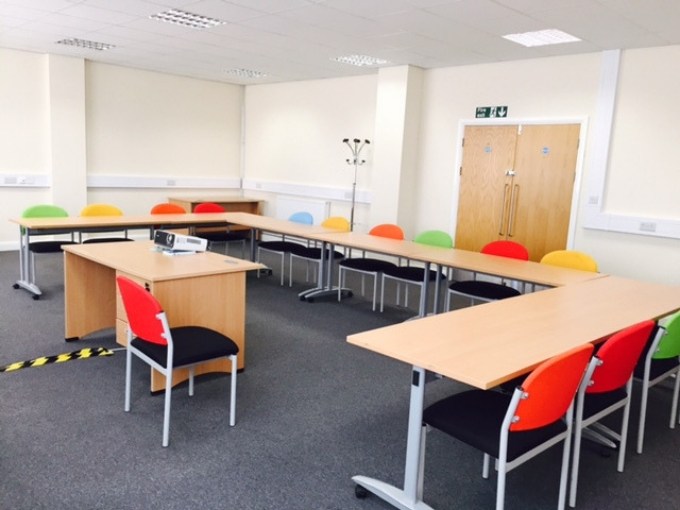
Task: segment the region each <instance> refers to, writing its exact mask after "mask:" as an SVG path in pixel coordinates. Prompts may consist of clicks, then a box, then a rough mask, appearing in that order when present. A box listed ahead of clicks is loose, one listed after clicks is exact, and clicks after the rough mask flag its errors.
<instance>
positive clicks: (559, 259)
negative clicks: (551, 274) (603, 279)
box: [541, 250, 597, 273]
mask: <svg viewBox="0 0 680 510" xmlns="http://www.w3.org/2000/svg"><path fill="white" fill-rule="evenodd" d="M541 264H548V265H551V266H560V267H568V268H571V269H580V270H581V271H592V272H593V273H597V262H596V261H595V259H594V258H593V257H591V256H590V255H588V254H587V253H583V252H581V251H575V250H556V251H551V252H550V253H546V254H545V255H544V256H543V258H542V259H541Z"/></svg>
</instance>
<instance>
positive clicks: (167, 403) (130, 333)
mask: <svg viewBox="0 0 680 510" xmlns="http://www.w3.org/2000/svg"><path fill="white" fill-rule="evenodd" d="M117 280H118V282H119V283H118V285H119V287H120V280H124V281H127V282H129V283H132V284H133V286H134V288H135V289H137V290H136V291H138V290H139V289H141V290H142V291H143V292H147V291H146V290H145V289H144V288H143V287H141V286H140V285H139V284H138V283H136V282H134V281H132V280H130V279H128V278H125V277H123V276H118V277H117ZM121 295H122V297H123V303H124V304H125V301H126V298H125V294H124V291H123V290H121ZM149 297H150V298H151V299H152V300H153V301H154V302H155V304H156V305H157V308H158V313H156V314H155V319H156V320H157V321H158V322H159V323H160V326H161V330H162V332H161V334H160V337H162V338H163V339H164V340H165V341H166V345H167V357H166V361H165V365H162V364H160V363H157V362H156V361H155V360H153V359H152V358H150V357H149V356H147V355H146V354H145V353H144V352H142V351H140V350H139V349H137V348H136V347H135V346H134V345H133V343H132V340H133V339H134V338H135V337H137V338H139V339H140V340H142V341H146V342H148V341H150V340H145V339H144V338H142V337H140V336H138V335H136V334H135V332H134V330H133V328H132V326H131V324H130V322H128V327H127V346H126V354H125V411H126V412H130V409H131V386H132V356H133V355H135V356H137V357H138V358H139V359H141V360H142V361H144V362H145V363H146V364H148V365H149V366H151V367H152V368H154V369H156V370H157V371H158V372H160V373H161V374H162V375H163V376H164V377H165V400H164V408H163V443H162V444H163V447H167V446H168V444H169V443H170V408H171V402H172V399H171V397H172V386H173V371H174V370H176V369H180V368H186V369H188V370H189V396H190V397H193V396H194V368H195V367H196V366H197V365H199V364H201V363H204V362H205V361H208V360H201V361H200V362H197V363H190V364H185V365H173V355H174V342H173V339H172V328H171V327H170V325H169V324H168V319H167V316H166V314H165V312H164V311H163V310H162V309H161V306H160V303H158V300H156V298H155V297H153V296H152V295H151V294H150V293H149ZM125 308H126V311H128V312H129V311H130V310H129V309H128V307H127V305H125ZM129 319H130V317H129V315H128V320H129ZM224 357H227V358H228V359H229V360H230V361H231V388H230V398H229V425H230V426H232V427H233V426H234V425H235V424H236V379H237V376H236V374H237V371H238V355H237V354H232V355H230V356H224ZM210 359H211V360H212V359H220V357H217V358H210Z"/></svg>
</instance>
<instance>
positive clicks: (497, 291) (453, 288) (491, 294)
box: [445, 241, 529, 311]
mask: <svg viewBox="0 0 680 510" xmlns="http://www.w3.org/2000/svg"><path fill="white" fill-rule="evenodd" d="M482 253H485V254H487V255H496V256H499V257H508V258H512V259H518V260H529V252H528V251H527V249H526V248H525V247H524V246H522V245H521V244H519V243H516V242H514V241H493V242H490V243H488V244H487V245H485V246H484V247H483V248H482ZM476 276H477V275H476V274H475V278H474V279H472V280H463V281H459V282H453V283H452V284H451V285H449V290H448V292H447V293H446V305H445V310H447V311H448V310H449V309H450V307H451V296H452V295H454V294H457V295H459V296H463V297H466V298H469V299H470V303H471V304H475V301H483V302H488V301H496V300H498V299H506V298H509V297H514V296H519V295H520V292H519V291H518V290H517V289H515V288H513V287H509V286H507V285H504V284H503V283H495V282H487V281H480V280H477V279H476Z"/></svg>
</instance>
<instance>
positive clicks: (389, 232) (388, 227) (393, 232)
mask: <svg viewBox="0 0 680 510" xmlns="http://www.w3.org/2000/svg"><path fill="white" fill-rule="evenodd" d="M368 233H369V234H371V235H372V236H378V237H387V238H389V239H399V240H401V239H404V231H403V230H402V229H401V227H400V226H399V225H395V224H393V223H381V224H380V225H376V226H375V227H373V228H372V229H371V230H370V231H369V232H368Z"/></svg>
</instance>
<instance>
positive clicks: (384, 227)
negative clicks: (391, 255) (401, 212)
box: [338, 223, 404, 312]
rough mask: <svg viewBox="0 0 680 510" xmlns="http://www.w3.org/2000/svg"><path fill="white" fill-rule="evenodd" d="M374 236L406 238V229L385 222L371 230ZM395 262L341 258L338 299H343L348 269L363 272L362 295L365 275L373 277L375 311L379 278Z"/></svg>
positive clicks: (365, 258) (393, 265) (394, 265)
mask: <svg viewBox="0 0 680 510" xmlns="http://www.w3.org/2000/svg"><path fill="white" fill-rule="evenodd" d="M368 233H369V234H370V235H372V236H377V237H384V238H387V239H398V240H403V239H404V231H403V230H402V229H401V227H400V226H399V225H394V224H392V223H383V224H381V225H376V226H375V227H373V228H372V229H371V230H370V231H369V232H368ZM396 266H397V265H396V264H394V263H393V262H389V261H387V260H383V259H376V258H371V257H366V256H365V253H364V256H363V257H354V258H347V259H344V260H341V261H340V263H339V264H338V301H340V300H341V299H342V288H343V287H344V286H345V276H346V274H345V273H346V272H347V271H355V272H357V273H361V295H362V296H363V295H364V276H365V275H370V276H372V277H373V308H372V310H373V311H374V312H375V303H376V299H377V297H378V279H380V278H381V277H382V273H383V271H385V269H387V268H389V267H396Z"/></svg>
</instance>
